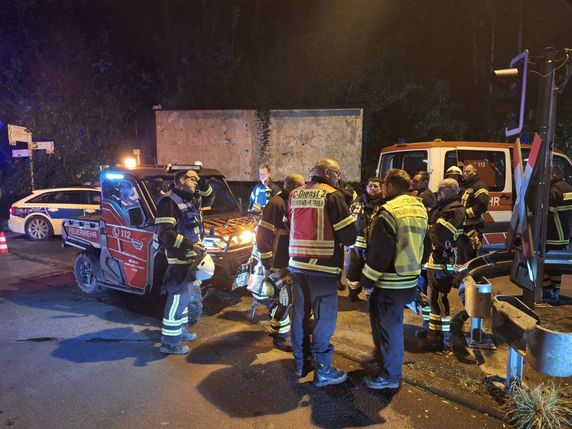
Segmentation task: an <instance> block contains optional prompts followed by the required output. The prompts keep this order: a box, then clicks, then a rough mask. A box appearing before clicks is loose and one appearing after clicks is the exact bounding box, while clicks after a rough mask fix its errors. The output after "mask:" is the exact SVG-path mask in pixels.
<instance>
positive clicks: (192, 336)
mask: <svg viewBox="0 0 572 429" xmlns="http://www.w3.org/2000/svg"><path fill="white" fill-rule="evenodd" d="M197 338H198V335H197V333H196V332H185V333H184V334H183V335H182V337H181V340H183V341H195V340H196V339H197Z"/></svg>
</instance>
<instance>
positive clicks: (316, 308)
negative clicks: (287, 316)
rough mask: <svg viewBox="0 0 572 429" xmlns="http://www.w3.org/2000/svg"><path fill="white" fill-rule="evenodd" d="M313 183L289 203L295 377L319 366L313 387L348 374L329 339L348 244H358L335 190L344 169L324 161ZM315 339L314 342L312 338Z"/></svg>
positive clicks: (294, 193)
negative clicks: (334, 362) (336, 362)
mask: <svg viewBox="0 0 572 429" xmlns="http://www.w3.org/2000/svg"><path fill="white" fill-rule="evenodd" d="M311 174H312V177H311V179H310V182H309V183H307V184H306V185H304V186H301V187H299V188H296V189H295V190H293V191H292V192H291V194H290V198H289V201H288V222H289V224H290V244H289V254H290V262H289V268H290V272H291V273H292V282H293V285H292V288H293V295H294V305H293V320H292V349H293V352H294V363H295V373H296V376H298V377H302V376H304V375H305V374H306V373H307V371H308V370H309V369H310V366H311V362H310V354H311V356H312V358H313V361H314V364H315V371H314V385H315V386H317V387H323V386H327V385H330V384H339V383H343V382H344V381H345V380H346V378H347V374H346V373H345V372H343V371H339V370H337V369H336V368H334V367H332V365H331V363H332V357H333V352H334V346H333V345H332V344H331V343H330V339H331V337H332V335H333V333H334V330H335V328H336V319H337V316H338V296H337V280H338V276H339V274H340V272H341V266H342V263H343V247H342V246H343V245H345V246H350V245H352V244H354V243H355V240H356V229H355V225H354V223H355V220H354V218H353V216H352V215H351V214H350V211H349V208H348V206H347V204H346V202H345V200H344V196H343V194H342V193H341V192H340V191H339V190H338V189H336V186H337V185H338V180H339V178H340V174H341V173H340V165H339V164H338V162H337V161H335V160H333V159H321V160H319V161H318V162H317V163H316V165H315V166H314V168H313V169H312V173H311ZM310 337H311V339H310Z"/></svg>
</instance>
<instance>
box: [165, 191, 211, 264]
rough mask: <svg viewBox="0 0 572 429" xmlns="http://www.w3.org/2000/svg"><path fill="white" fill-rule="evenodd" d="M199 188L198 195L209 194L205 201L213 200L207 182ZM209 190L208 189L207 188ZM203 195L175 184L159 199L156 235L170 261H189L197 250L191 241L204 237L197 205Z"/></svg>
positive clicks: (199, 203)
mask: <svg viewBox="0 0 572 429" xmlns="http://www.w3.org/2000/svg"><path fill="white" fill-rule="evenodd" d="M207 186H208V188H207V189H204V190H202V191H201V190H199V195H201V194H200V193H201V192H202V193H203V194H208V196H207V197H206V198H205V201H206V203H207V204H208V205H210V204H212V200H213V199H214V193H213V191H212V188H211V187H210V185H206V186H205V188H206V187H207ZM209 190H210V191H209ZM201 204H202V198H201V197H200V196H197V195H195V194H193V193H191V192H187V191H184V190H182V189H178V188H175V189H173V190H172V191H170V192H168V193H167V195H165V196H164V197H163V198H161V199H160V200H159V203H158V205H157V217H156V218H155V237H156V239H157V240H158V242H159V245H160V246H162V247H163V248H164V249H165V255H166V256H167V262H168V263H169V264H170V265H190V264H192V262H193V258H194V257H195V256H196V253H195V252H194V251H193V244H195V243H201V242H202V239H203V237H204V229H203V223H202V214H201V211H200V207H201Z"/></svg>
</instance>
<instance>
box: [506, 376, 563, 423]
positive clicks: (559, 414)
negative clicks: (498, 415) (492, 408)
mask: <svg viewBox="0 0 572 429" xmlns="http://www.w3.org/2000/svg"><path fill="white" fill-rule="evenodd" d="M503 411H505V412H506V418H507V421H508V422H510V423H511V424H513V425H514V426H515V427H516V428H517V429H560V428H569V427H572V402H571V401H570V400H569V399H567V398H566V397H565V396H564V393H563V392H562V389H561V387H560V386H557V385H555V384H554V383H552V382H549V383H546V384H545V383H540V384H539V385H538V386H536V387H532V388H526V387H524V386H522V385H521V384H520V383H518V382H515V383H513V384H512V386H511V388H510V392H509V397H508V400H507V402H506V403H505V404H504V406H503Z"/></svg>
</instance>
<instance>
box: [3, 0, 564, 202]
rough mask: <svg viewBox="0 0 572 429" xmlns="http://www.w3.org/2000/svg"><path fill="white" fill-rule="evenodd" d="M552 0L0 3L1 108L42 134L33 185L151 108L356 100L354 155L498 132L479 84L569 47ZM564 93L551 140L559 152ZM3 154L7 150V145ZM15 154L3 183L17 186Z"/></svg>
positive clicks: (80, 160) (48, 181)
mask: <svg viewBox="0 0 572 429" xmlns="http://www.w3.org/2000/svg"><path fill="white" fill-rule="evenodd" d="M570 22H572V6H571V5H570V3H568V2H566V1H564V0H547V1H546V2H541V3H538V1H536V0H482V1H478V2H475V1H474V0H438V1H426V0H410V1H406V2H397V1H391V0H352V1H348V0H320V1H315V0H305V1H296V0H289V1H286V0H273V1H264V0H233V1H231V0H196V1H192V0H184V1H183V0H169V1H168V0H160V1H159V0H154V1H151V0H121V1H116V0H75V1H71V0H19V1H4V2H2V7H0V58H1V59H2V67H1V68H0V120H1V121H2V122H4V123H12V124H21V125H25V126H27V127H28V128H29V129H31V130H32V132H33V133H34V137H35V139H36V140H39V139H44V140H54V141H55V142H56V154H55V155H52V156H41V158H40V157H38V158H37V159H36V163H35V166H36V171H37V186H38V187H48V186H55V185H65V184H70V183H78V182H81V181H83V180H87V179H92V178H94V176H96V175H97V167H98V165H100V164H103V163H115V162H118V161H119V159H120V157H121V156H122V155H124V154H126V153H129V152H130V151H131V149H133V148H141V149H142V150H143V159H144V160H145V161H147V162H152V161H154V116H153V111H152V109H151V107H152V106H153V105H155V104H161V105H162V106H163V108H254V109H257V110H259V111H267V110H268V109H271V108H276V107H289V108H297V107H300V108H303V107H339V106H363V107H365V108H366V109H367V112H368V119H369V122H368V124H367V134H368V135H367V142H368V147H367V164H366V166H365V172H364V174H365V177H367V176H368V175H371V174H372V173H373V169H374V167H375V164H376V162H377V157H378V153H379V149H380V148H381V147H382V146H384V145H387V144H391V143H393V142H396V141H397V140H398V139H400V138H405V139H406V140H407V141H418V140H427V139H434V138H442V139H449V140H462V139H467V140H503V139H504V135H503V132H502V130H503V121H504V117H503V115H502V114H499V113H498V112H497V111H496V110H495V106H496V105H497V104H498V103H499V98H498V97H499V96H498V94H497V93H496V92H495V89H494V86H493V85H492V83H491V81H490V78H489V76H490V72H491V70H492V69H493V68H499V67H506V66H508V63H509V61H510V58H511V57H513V56H514V55H516V54H517V53H518V52H519V51H520V50H522V49H523V48H528V49H530V51H531V53H540V52H541V50H542V49H543V48H544V47H545V46H559V47H572V26H571V25H570ZM571 94H572V91H570V90H567V91H566V93H565V94H564V95H563V96H562V97H561V100H560V104H559V107H558V108H559V115H558V124H557V145H558V146H559V147H560V148H562V149H565V150H570V149H572V148H571V146H572V121H571V120H570V119H569V118H570V117H571V115H570V114H571V113H572V101H571V98H572V97H571V96H570V95H571ZM5 155H6V154H5ZM26 162H27V161H25V160H15V161H9V162H8V163H7V164H5V165H4V166H3V167H2V168H3V170H4V178H3V183H2V187H3V190H4V192H5V193H8V194H12V195H15V194H17V193H22V192H25V191H26V190H27V188H28V187H29V182H28V176H27V172H26V168H25V167H26Z"/></svg>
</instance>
